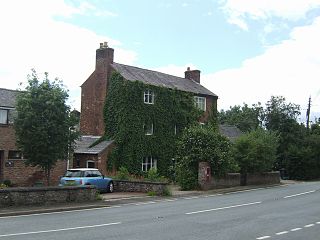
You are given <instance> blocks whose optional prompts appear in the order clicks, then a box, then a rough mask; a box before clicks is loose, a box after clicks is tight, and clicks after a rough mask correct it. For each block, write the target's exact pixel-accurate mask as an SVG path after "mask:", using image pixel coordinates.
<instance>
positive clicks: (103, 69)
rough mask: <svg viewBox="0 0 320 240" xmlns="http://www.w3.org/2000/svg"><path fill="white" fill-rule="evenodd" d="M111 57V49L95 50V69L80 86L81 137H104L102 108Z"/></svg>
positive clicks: (112, 53) (111, 61) (112, 51)
mask: <svg viewBox="0 0 320 240" xmlns="http://www.w3.org/2000/svg"><path fill="white" fill-rule="evenodd" d="M113 55H114V50H113V49H112V48H99V49H97V52H96V69H95V71H94V72H93V73H92V74H91V76H90V77H89V78H88V79H87V80H86V81H85V82H84V83H83V84H82V86H81V118H80V132H81V133H82V134H83V135H94V136H102V135H104V121H103V119H104V118H103V108H104V102H105V98H106V93H107V86H108V81H107V80H108V78H109V76H110V73H111V67H110V64H111V63H113Z"/></svg>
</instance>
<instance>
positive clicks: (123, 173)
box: [115, 166, 130, 180]
mask: <svg viewBox="0 0 320 240" xmlns="http://www.w3.org/2000/svg"><path fill="white" fill-rule="evenodd" d="M115 179H118V180H129V179H130V173H129V171H128V169H127V168H126V167H123V166H122V167H120V168H119V171H118V172H117V175H116V177H115Z"/></svg>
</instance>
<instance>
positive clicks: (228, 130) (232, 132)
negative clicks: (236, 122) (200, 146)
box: [219, 125, 243, 142]
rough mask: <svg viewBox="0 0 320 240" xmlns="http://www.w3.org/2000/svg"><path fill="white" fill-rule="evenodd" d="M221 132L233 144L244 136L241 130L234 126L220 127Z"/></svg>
mask: <svg viewBox="0 0 320 240" xmlns="http://www.w3.org/2000/svg"><path fill="white" fill-rule="evenodd" d="M219 132H220V133H221V134H222V135H224V136H226V137H227V138H229V139H230V140H231V141H232V142H234V141H235V140H236V139H237V138H238V137H240V136H241V135H242V134H243V132H241V130H240V129H239V128H237V127H236V126H232V125H219Z"/></svg>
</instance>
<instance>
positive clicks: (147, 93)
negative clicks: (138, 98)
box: [143, 90, 154, 104]
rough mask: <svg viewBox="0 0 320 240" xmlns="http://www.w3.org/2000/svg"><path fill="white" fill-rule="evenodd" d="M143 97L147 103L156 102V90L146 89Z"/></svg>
mask: <svg viewBox="0 0 320 240" xmlns="http://www.w3.org/2000/svg"><path fill="white" fill-rule="evenodd" d="M143 99H144V103H146V104H154V92H152V91H151V90H146V91H144V96H143Z"/></svg>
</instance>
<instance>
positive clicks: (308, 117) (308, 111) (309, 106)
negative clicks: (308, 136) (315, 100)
mask: <svg viewBox="0 0 320 240" xmlns="http://www.w3.org/2000/svg"><path fill="white" fill-rule="evenodd" d="M310 108H311V96H310V97H309V103H308V109H307V124H306V125H307V129H309V119H310Z"/></svg>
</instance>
